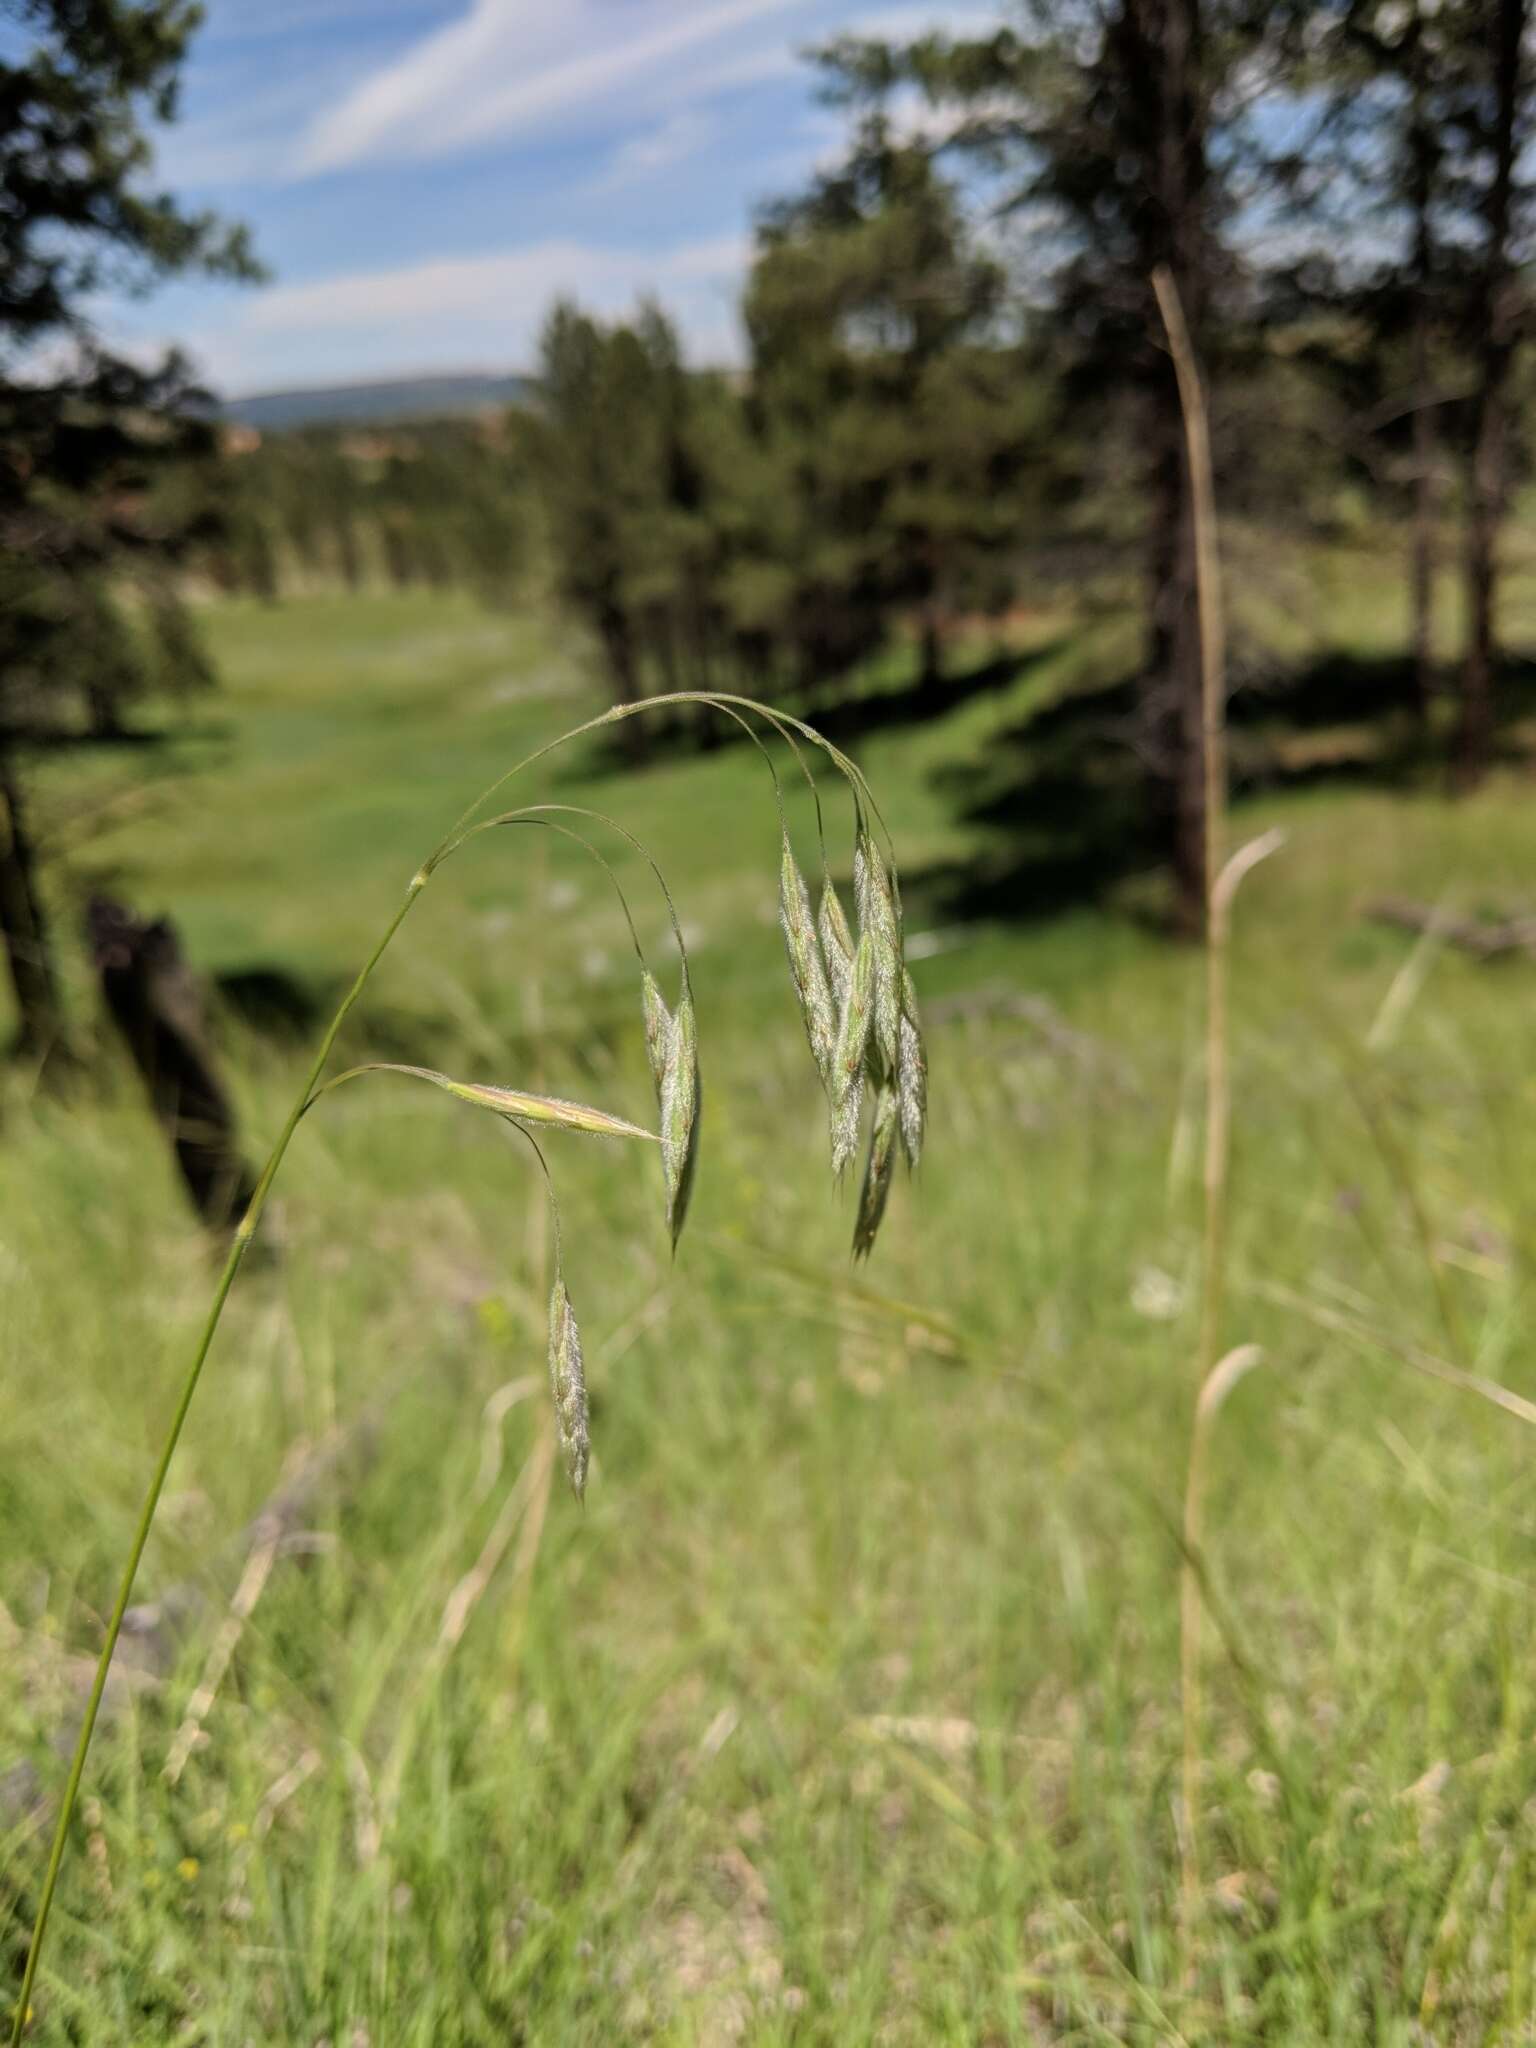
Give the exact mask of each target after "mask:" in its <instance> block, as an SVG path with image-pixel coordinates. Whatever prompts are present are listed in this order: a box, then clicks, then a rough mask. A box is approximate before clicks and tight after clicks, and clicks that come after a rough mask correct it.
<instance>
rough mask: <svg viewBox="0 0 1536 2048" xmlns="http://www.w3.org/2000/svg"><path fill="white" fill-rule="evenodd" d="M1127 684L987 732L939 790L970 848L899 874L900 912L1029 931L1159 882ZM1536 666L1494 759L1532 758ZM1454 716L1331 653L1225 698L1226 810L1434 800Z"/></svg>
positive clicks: (1399, 670) (1153, 787)
mask: <svg viewBox="0 0 1536 2048" xmlns="http://www.w3.org/2000/svg"><path fill="white" fill-rule="evenodd" d="M1139 700H1140V689H1139V681H1138V678H1137V676H1136V675H1135V674H1134V673H1132V674H1126V675H1121V676H1119V677H1116V678H1114V679H1113V680H1110V681H1107V682H1103V683H1100V684H1098V685H1095V686H1093V687H1091V688H1087V689H1083V690H1076V691H1073V692H1072V693H1070V694H1069V695H1066V696H1064V697H1061V698H1059V699H1057V700H1056V701H1054V702H1053V703H1051V704H1049V705H1045V706H1043V707H1042V708H1041V709H1040V710H1039V711H1038V712H1036V713H1035V714H1034V715H1033V716H1032V717H1029V718H1026V719H1024V720H1022V721H1020V722H1019V723H1017V724H1015V725H1012V726H1009V727H1006V728H1004V729H1003V730H1001V731H999V732H997V733H995V734H993V735H992V736H991V737H990V739H989V741H988V743H987V748H986V752H985V755H984V757H982V758H979V759H977V760H974V761H967V762H964V763H959V764H955V765H952V766H949V767H946V768H943V769H941V770H939V771H938V774H937V776H936V783H937V786H938V787H939V789H940V790H941V791H942V792H943V794H944V795H945V796H946V797H947V798H948V799H949V800H950V802H951V803H952V805H953V807H954V809H955V811H956V812H957V814H958V817H959V819H960V820H961V822H963V823H964V824H966V825H968V826H971V827H972V828H974V829H975V830H976V832H977V835H978V845H977V850H976V852H975V854H974V855H973V856H971V857H970V858H969V859H966V860H963V861H951V862H945V863H939V864H936V865H935V866H933V867H931V868H929V869H927V870H926V871H923V872H921V873H912V872H908V871H904V872H903V877H902V886H903V892H904V894H905V895H906V897H907V900H908V903H909V905H910V906H912V907H913V908H914V909H915V910H916V911H918V913H919V914H921V915H923V916H924V917H926V918H928V919H931V920H932V921H933V922H935V923H938V924H950V923H971V922H1024V921H1035V920H1039V919H1043V918H1049V917H1052V916H1055V915H1058V914H1061V913H1064V912H1067V911H1071V910H1075V909H1079V908H1082V907H1084V906H1086V905H1091V904H1097V903H1102V902H1103V901H1104V900H1105V899H1106V898H1107V897H1108V896H1110V895H1111V894H1112V893H1113V892H1115V891H1116V890H1119V889H1121V888H1122V885H1124V884H1125V883H1127V882H1128V881H1129V880H1130V879H1131V878H1132V877H1143V876H1151V877H1159V876H1162V875H1164V874H1165V871H1166V864H1167V859H1168V850H1169V845H1170V841H1171V833H1172V812H1171V806H1170V804H1169V802H1168V799H1167V795H1166V791H1165V787H1164V786H1163V785H1160V784H1159V783H1158V782H1156V781H1155V780H1154V779H1153V778H1152V777H1151V776H1150V775H1149V773H1148V771H1147V758H1146V755H1145V752H1144V749H1143V746H1142V736H1143V728H1142V726H1141V724H1140V720H1139V715H1138V714H1139V709H1140V703H1139ZM1533 713H1536V661H1532V660H1530V659H1528V658H1525V657H1519V658H1516V659H1512V660H1510V661H1507V662H1506V663H1505V664H1504V665H1503V668H1502V669H1501V672H1500V675H1499V678H1498V692H1497V715H1498V720H1499V727H1498V732H1499V737H1498V746H1497V752H1498V757H1499V758H1500V759H1501V760H1503V761H1508V762H1514V761H1523V760H1528V759H1529V758H1530V734H1529V732H1528V730H1522V727H1523V725H1524V724H1525V722H1527V721H1529V719H1530V718H1531V716H1532V714H1533ZM1454 738H1455V735H1454V707H1453V705H1452V704H1451V703H1450V702H1449V701H1443V702H1442V703H1440V704H1438V705H1437V706H1436V707H1435V711H1434V713H1433V715H1432V716H1431V718H1430V719H1429V720H1427V721H1426V720H1425V719H1424V718H1423V716H1422V715H1421V713H1420V710H1419V706H1418V699H1417V686H1416V678H1415V675H1414V670H1413V665H1412V663H1411V661H1409V660H1408V659H1407V658H1405V657H1402V656H1396V655H1387V656H1379V657H1375V656H1362V655H1355V654H1346V653H1341V652H1330V653H1328V654H1326V655H1324V656H1322V657H1320V658H1319V659H1317V660H1316V661H1314V662H1310V663H1308V664H1307V665H1306V666H1305V667H1303V668H1300V669H1298V670H1295V671H1292V672H1291V673H1289V674H1287V675H1285V676H1283V677H1279V678H1276V679H1274V680H1266V681H1265V682H1263V683H1252V684H1249V685H1247V686H1245V687H1242V688H1240V689H1238V690H1236V691H1234V693H1233V695H1232V698H1231V701H1230V704H1229V707H1228V741H1229V763H1230V769H1231V778H1232V798H1233V802H1234V805H1235V806H1236V807H1237V808H1238V810H1239V812H1240V811H1241V806H1242V803H1243V800H1244V798H1246V797H1251V796H1255V795H1258V794H1261V793H1265V794H1273V793H1275V792H1277V791H1287V790H1301V789H1308V788H1319V787H1326V786H1329V785H1337V786H1339V787H1355V788H1378V789H1395V790H1408V789H1415V788H1418V789H1441V790H1443V789H1444V788H1445V787H1446V786H1447V778H1448V771H1449V763H1450V761H1451V759H1452V757H1453V753H1454Z"/></svg>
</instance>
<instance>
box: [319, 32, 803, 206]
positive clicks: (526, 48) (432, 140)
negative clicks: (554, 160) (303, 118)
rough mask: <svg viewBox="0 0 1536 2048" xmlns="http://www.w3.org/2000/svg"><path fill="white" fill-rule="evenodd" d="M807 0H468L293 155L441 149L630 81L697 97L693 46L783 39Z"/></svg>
mask: <svg viewBox="0 0 1536 2048" xmlns="http://www.w3.org/2000/svg"><path fill="white" fill-rule="evenodd" d="M809 4H810V0H627V4H625V5H624V6H623V7H617V6H614V5H612V4H605V0H569V4H566V5H563V6H558V7H557V6H554V5H551V0H474V5H473V6H472V7H471V8H470V11H469V12H468V13H467V14H465V15H463V16H462V17H461V18H460V19H459V20H458V21H455V22H453V23H452V24H451V25H450V26H449V27H447V28H444V29H439V30H437V31H436V32H435V33H434V34H432V35H429V36H427V37H425V38H423V39H422V40H421V41H420V42H418V43H417V44H415V46H414V47H412V48H411V49H408V50H407V51H406V52H405V53H404V54H403V55H402V56H400V57H399V58H397V59H396V60H395V61H394V62H392V63H390V64H389V65H387V66H385V67H384V69H382V70H380V71H378V72H376V73H375V74H374V75H373V76H372V77H370V78H367V79H365V80H364V81H363V82H362V83H361V84H360V85H359V86H358V87H357V88H356V89H355V90H354V91H353V92H352V93H350V94H349V95H348V96H347V97H346V98H345V99H344V100H343V101H342V102H341V104H340V105H339V106H337V107H335V108H334V109H332V110H331V111H329V112H328V113H326V114H325V115H324V116H322V118H321V119H320V120H318V121H317V122H316V123H315V125H314V126H313V128H312V129H311V131H310V133H309V135H308V137H307V138H306V141H305V145H304V149H303V152H302V159H301V160H302V162H303V163H304V164H305V166H306V167H307V168H308V169H310V170H316V171H318V170H336V169H340V168H342V167H345V166H350V165H355V164H362V163H367V162H369V161H377V160H380V159H387V158H394V159H398V158H401V157H426V156H439V155H445V154H449V153H451V152H453V151H456V150H460V149H463V148H465V147H466V146H469V145H472V144H476V143H483V142H486V141H489V140H491V139H493V138H496V137H501V136H506V135H508V134H511V133H518V132H523V133H531V132H532V131H534V130H536V129H540V128H544V127H547V126H548V125H549V124H550V123H551V122H553V121H556V120H558V119H560V118H561V117H566V118H567V119H569V118H570V117H571V116H572V115H576V114H579V115H582V116H585V117H587V118H600V117H601V116H602V115H604V114H609V115H611V113H612V111H613V108H614V102H615V99H616V97H617V96H619V95H628V94H630V93H632V92H634V91H636V90H640V91H641V92H642V93H643V94H644V95H646V99H647V104H648V105H650V106H652V107H654V106H655V105H656V104H657V103H658V98H659V99H660V100H663V101H665V100H670V101H671V102H672V103H673V104H676V103H677V102H678V101H681V102H683V103H684V104H686V103H689V102H692V101H696V99H697V88H696V85H694V84H691V83H690V77H689V72H690V68H691V66H692V65H693V64H694V62H695V61H696V58H697V55H698V53H699V52H701V51H704V50H707V49H708V48H709V46H711V45H720V44H723V43H727V42H729V41H730V40H731V39H733V38H738V39H739V38H740V37H741V35H742V33H743V32H744V31H747V30H753V29H760V28H761V27H763V26H765V25H767V24H769V23H770V22H772V24H773V29H774V35H773V42H774V44H775V45H782V44H783V42H784V40H785V37H786V35H787V34H790V33H792V30H793V17H794V16H796V15H797V14H803V13H804V11H805V9H806V7H807V6H808V5H809ZM658 88H660V92H659V94H658Z"/></svg>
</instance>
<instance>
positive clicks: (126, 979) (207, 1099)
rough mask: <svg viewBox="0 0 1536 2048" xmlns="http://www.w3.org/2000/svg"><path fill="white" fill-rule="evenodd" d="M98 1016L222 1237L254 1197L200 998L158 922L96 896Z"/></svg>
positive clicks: (90, 914) (195, 1202)
mask: <svg viewBox="0 0 1536 2048" xmlns="http://www.w3.org/2000/svg"><path fill="white" fill-rule="evenodd" d="M86 926H87V930H88V932H89V935H90V942H91V955H92V959H93V961H94V963H95V968H96V977H97V980H98V982H99V984H100V987H101V994H102V1000H103V1002H104V1003H105V1004H106V1008H107V1013H108V1015H109V1016H110V1017H111V1019H112V1022H113V1023H114V1025H115V1026H116V1027H117V1030H118V1033H119V1035H120V1036H121V1038H122V1040H123V1043H124V1044H125V1045H126V1046H127V1048H128V1050H129V1052H130V1053H131V1055H132V1057H133V1062H134V1065H135V1066H136V1067H137V1068H138V1070H139V1074H140V1076H141V1078H142V1080H143V1082H144V1086H145V1088H146V1090H147V1091H148V1094H149V1099H150V1103H151V1105H152V1106H153V1109H154V1112H155V1116H156V1118H157V1119H158V1121H159V1123H160V1126H161V1128H162V1129H163V1130H164V1132H165V1134H166V1136H167V1138H168V1139H169V1140H170V1143H171V1147H172V1150H173V1151H174V1153H175V1156H176V1164H177V1166H178V1168H179V1169H180V1172H181V1177H182V1180H183V1182H184V1183H185V1185H186V1189H187V1193H188V1195H189V1196H190V1197H191V1200H192V1206H193V1207H194V1208H195V1209H196V1211H197V1213H198V1215H199V1216H200V1217H201V1219H202V1221H203V1222H204V1223H206V1224H207V1225H208V1226H209V1227H210V1228H211V1229H214V1230H228V1229H229V1228H230V1227H231V1226H232V1224H233V1223H234V1222H235V1221H236V1220H237V1219H238V1218H239V1217H240V1216H241V1215H243V1213H244V1211H245V1208H246V1205H247V1204H248V1203H249V1201H250V1199H251V1196H252V1194H253V1193H254V1192H255V1186H256V1181H255V1176H254V1175H253V1173H252V1172H251V1169H250V1167H249V1166H248V1165H247V1164H246V1162H245V1160H244V1158H243V1157H242V1155H241V1152H240V1147H239V1135H238V1131H237V1128H236V1124H235V1112H234V1108H233V1105H232V1104H231V1102H230V1099H229V1095H228V1092H227V1091H226V1089H225V1088H224V1086H223V1083H222V1082H221V1081H220V1079H219V1076H218V1072H217V1069H216V1068H215V1066H214V1061H213V1054H212V1052H211V1050H210V1049H209V1045H208V1039H207V1030H206V1024H205V1020H204V1016H203V1001H202V993H201V990H200V989H199V987H198V984H197V980H196V977H195V976H194V975H193V973H192V970H191V968H190V967H189V966H188V965H187V963H186V960H185V959H184V957H183V955H182V951H181V944H180V941H179V940H178V938H177V936H176V928H175V926H174V925H173V924H172V923H171V922H170V920H169V919H168V918H159V919H157V920H156V921H155V923H153V924H143V923H141V922H140V920H139V919H138V918H136V917H135V916H134V914H133V912H132V911H131V910H128V909H126V908H125V907H124V906H123V905H122V904H120V903H114V902H112V901H111V899H110V898H108V897H105V896H95V897H92V899H91V903H90V907H89V909H88V910H87V912H86Z"/></svg>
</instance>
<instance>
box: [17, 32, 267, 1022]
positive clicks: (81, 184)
mask: <svg viewBox="0 0 1536 2048" xmlns="http://www.w3.org/2000/svg"><path fill="white" fill-rule="evenodd" d="M197 21H198V13H197V10H196V8H195V7H192V6H190V5H188V4H186V0H91V4H81V0H0V22H3V23H4V25H5V30H6V34H5V39H4V44H3V47H4V50H5V53H6V54H5V55H4V57H3V58H0V940H3V944H4V949H5V955H6V961H7V966H8V969H9V974H10V980H11V986H12V989H13V992H14V995H15V1000H16V1008H17V1012H18V1019H19V1034H18V1036H19V1044H20V1046H21V1048H22V1049H23V1050H24V1051H25V1052H26V1053H27V1054H28V1055H29V1056H32V1057H35V1058H38V1059H41V1058H43V1057H45V1056H46V1055H47V1054H48V1053H49V1052H50V1051H51V1050H52V1049H53V1048H55V1047H56V1046H57V1045H58V1044H59V1042H60V1041H61V1039H62V1035H63V1028H64V1020H63V1013H62V1006H61V1002H60V994H59V983H58V975H57V970H56V967H55V961H54V952H53V947H52V945H51V942H50V935H49V930H48V925H47V919H46V915H45V911H44V904H43V897H42V892H41V891H40V889H39V886H38V880H37V863H36V852H35V845H34V839H33V835H32V831H31V826H30V820H29V813H28V806H27V803H26V774H25V771H26V765H27V762H28V760H29V758H30V757H31V755H32V754H33V752H34V751H35V750H36V749H37V748H38V747H40V746H46V745H53V744H58V743H60V742H62V741H68V740H70V739H75V738H82V737H90V736H93V735H95V736H109V735H111V734H112V733H113V732H114V731H115V730H117V728H118V727H119V725H120V722H121V718H122V715H123V712H124V710H125V708H126V707H127V705H128V704H129V703H130V702H131V700H132V699H133V698H134V697H135V696H136V695H138V694H140V693H142V692H144V691H146V690H149V689H151V688H155V687H158V686H161V685H164V684H168V683H183V684H184V683H186V682H188V681H191V680H195V679H196V678H197V677H198V676H199V675H200V674H201V673H202V669H201V665H200V661H199V658H198V657H197V655H196V653H195V651H194V648H193V643H192V641H191V639H190V636H189V633H188V630H187V622H186V620H185V618H184V617H183V615H182V614H181V613H180V611H179V608H178V606H177V603H176V596H175V588H174V572H175V569H176V566H177V564H178V562H179V561H180V560H181V559H182V557H183V555H184V553H185V550H186V549H187V548H188V547H189V546H190V545H191V544H192V543H193V541H194V540H195V539H196V538H197V522H196V520H195V518H192V519H187V520H181V521H178V520H177V519H176V518H175V517H173V516H171V514H170V512H169V511H168V509H167V501H166V500H165V498H164V497H163V496H161V497H157V493H156V489H155V485H156V480H157V478H159V477H160V476H162V475H163V474H164V473H165V472H166V471H167V470H168V469H171V468H173V467H174V466H175V465H177V464H179V463H182V462H183V461H184V460H185V459H186V457H187V456H188V454H189V453H194V452H197V451H200V450H205V449H206V448H207V447H208V445H209V444H210V439H211V428H210V425H209V421H208V407H207V404H206V401H205V400H204V399H203V396H202V394H200V393H199V392H198V391H197V390H196V388H195V387H194V386H193V385H192V383H191V382H190V380H189V377H188V374H187V370H186V367H185V365H184V364H183V363H182V362H181V360H180V359H179V358H177V357H175V356H172V357H170V358H168V359H167V360H166V361H165V362H164V363H163V364H161V365H159V366H158V367H156V368H152V369H144V368H142V367H139V366H138V365H136V364H133V363H131V362H128V361H125V360H123V359H122V358H121V357H119V356H117V355H114V354H113V353H112V352H111V351H110V350H109V349H107V348H106V347H104V346H103V345H102V343H101V341H100V340H99V338H98V337H97V335H96V334H95V333H94V331H93V329H92V325H91V321H90V318H89V307H90V305H91V302H92V300H93V297H94V296H95V295H96V294H97V293H99V292H100V291H101V290H102V289H104V288H105V287H106V286H107V285H108V284H109V283H110V284H111V285H112V286H113V287H114V288H115V289H117V290H119V291H121V290H122V289H124V288H125V287H132V288H147V287H149V286H152V285H153V284H155V283H156V282H158V281H160V280H162V279H164V278H167V277H170V276H174V275H176V274H178V273H181V272H186V271H189V270H203V271H209V272H213V273H216V274H221V275H224V276H229V277H247V276H250V275H252V274H253V269H254V266H253V264H252V261H251V257H250V254H249V251H248V248H247V245H246V242H245V239H244V237H243V235H242V234H241V233H240V232H239V231H238V230H233V231H232V230H230V229H228V228H226V227H224V226H222V225H221V224H220V223H219V222H217V221H215V220H213V219H211V218H209V217H207V216H204V215H192V214H188V213H185V212H183V211H182V210H181V209H180V208H178V206H177V205H176V204H175V202H174V201H173V200H172V199H171V198H170V197H169V196H168V195H166V194H165V193H163V192H159V191H157V190H156V189H155V188H154V186H153V183H152V180H151V178H150V170H151V155H150V146H149V142H148V139H147V133H146V129H147V126H148V125H150V124H153V123H156V122H162V121H167V120H169V119H171V118H172V117H173V115H174V113H175V107H176V88H177V79H178V75H179V72H180V68H181V64H182V61H183V58H184V55H185V52H186V48H187V44H188V41H189V39H190V37H191V35H192V33H193V31H194V29H195V27H196V25H197ZM55 361H58V362H62V363H63V364H64V365H65V367H63V368H61V369H57V370H54V371H53V372H52V373H51V374H45V372H44V365H45V364H47V363H52V362H55Z"/></svg>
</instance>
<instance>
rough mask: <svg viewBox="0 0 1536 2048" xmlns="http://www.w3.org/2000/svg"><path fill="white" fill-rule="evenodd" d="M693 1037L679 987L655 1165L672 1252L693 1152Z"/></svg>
mask: <svg viewBox="0 0 1536 2048" xmlns="http://www.w3.org/2000/svg"><path fill="white" fill-rule="evenodd" d="M699 1094H700V1089H699V1034H698V1025H697V1022H696V1020H695V1018H694V1013H693V993H692V991H691V990H690V989H688V988H687V987H685V988H684V989H683V993H682V996H681V998H680V1000H679V1002H678V1005H677V1015H676V1016H675V1017H674V1018H673V1019H672V1028H671V1030H670V1032H669V1033H668V1034H667V1059H666V1066H665V1068H664V1070H663V1074H662V1084H661V1166H662V1173H663V1176H664V1178H665V1180H666V1187H667V1226H668V1228H669V1229H670V1231H671V1233H672V1246H673V1249H674V1250H676V1248H677V1240H678V1238H679V1237H680V1236H681V1235H682V1230H683V1221H684V1219H685V1217H686V1216H687V1214H688V1199H689V1197H690V1195H691V1194H692V1193H693V1174H694V1167H695V1165H696V1163H697V1160H698V1154H699Z"/></svg>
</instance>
